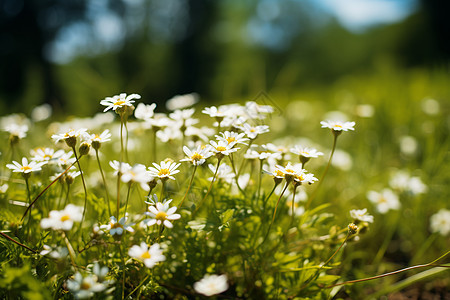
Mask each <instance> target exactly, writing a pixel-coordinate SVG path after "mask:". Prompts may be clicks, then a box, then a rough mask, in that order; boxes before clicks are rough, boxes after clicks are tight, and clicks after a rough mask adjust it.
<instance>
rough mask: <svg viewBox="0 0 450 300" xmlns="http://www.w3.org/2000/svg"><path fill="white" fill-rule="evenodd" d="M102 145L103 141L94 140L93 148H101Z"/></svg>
mask: <svg viewBox="0 0 450 300" xmlns="http://www.w3.org/2000/svg"><path fill="white" fill-rule="evenodd" d="M101 146H102V143H100V141H92V148H94V150H98V149H100V147H101Z"/></svg>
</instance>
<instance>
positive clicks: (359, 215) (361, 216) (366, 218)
mask: <svg viewBox="0 0 450 300" xmlns="http://www.w3.org/2000/svg"><path fill="white" fill-rule="evenodd" d="M350 217H352V218H353V221H354V222H356V221H360V222H368V223H373V216H371V215H369V214H368V213H367V208H364V209H352V210H351V211H350Z"/></svg>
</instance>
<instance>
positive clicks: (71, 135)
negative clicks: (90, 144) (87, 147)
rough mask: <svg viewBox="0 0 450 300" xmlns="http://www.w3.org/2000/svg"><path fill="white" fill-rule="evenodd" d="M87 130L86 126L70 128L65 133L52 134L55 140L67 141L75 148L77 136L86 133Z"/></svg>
mask: <svg viewBox="0 0 450 300" xmlns="http://www.w3.org/2000/svg"><path fill="white" fill-rule="evenodd" d="M86 131H87V129H86V128H80V129H77V130H75V129H69V130H68V131H66V132H64V133H60V134H54V135H52V139H54V140H55V143H58V142H59V141H65V142H66V144H67V146H69V147H70V148H73V147H75V145H76V144H77V138H78V137H79V136H81V135H86Z"/></svg>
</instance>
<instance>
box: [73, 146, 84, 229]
mask: <svg viewBox="0 0 450 300" xmlns="http://www.w3.org/2000/svg"><path fill="white" fill-rule="evenodd" d="M72 150H73V154H74V155H75V159H76V162H77V164H78V169H79V170H80V176H81V182H82V183H83V189H84V208H83V216H82V218H81V222H80V229H81V228H82V227H83V221H84V217H85V216H86V207H87V188H86V182H85V181H84V175H83V170H82V169H81V164H80V160H79V159H78V156H77V151H76V149H75V147H72ZM80 158H81V156H80Z"/></svg>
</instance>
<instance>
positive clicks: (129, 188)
mask: <svg viewBox="0 0 450 300" xmlns="http://www.w3.org/2000/svg"><path fill="white" fill-rule="evenodd" d="M130 190H131V182H130V183H128V190H127V200H125V212H124V213H123V216H124V217H126V216H127V208H128V199H129V198H130Z"/></svg>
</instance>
